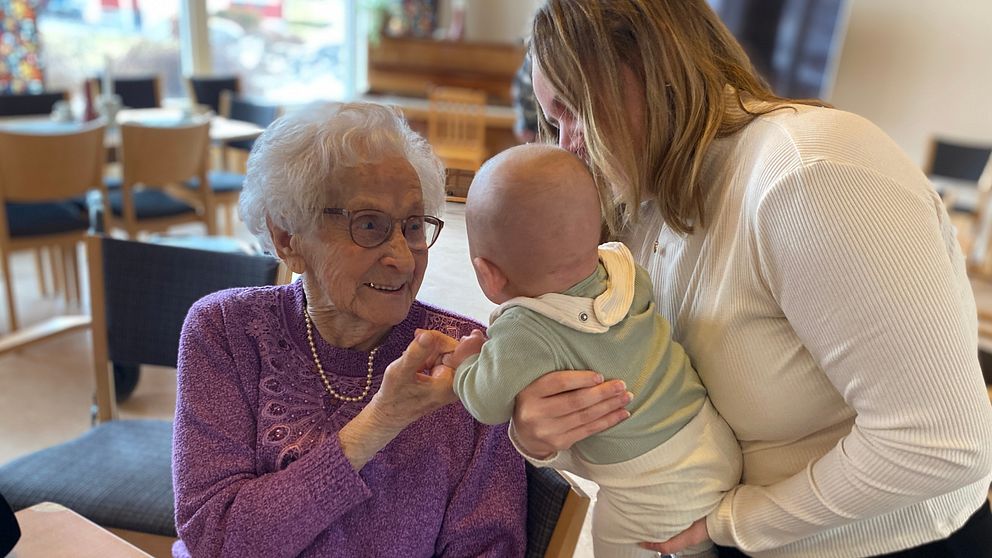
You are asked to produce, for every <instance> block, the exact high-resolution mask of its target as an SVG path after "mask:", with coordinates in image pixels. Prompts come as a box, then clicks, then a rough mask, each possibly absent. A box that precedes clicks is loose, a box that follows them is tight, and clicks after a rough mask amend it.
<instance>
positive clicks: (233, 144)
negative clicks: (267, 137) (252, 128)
mask: <svg viewBox="0 0 992 558" xmlns="http://www.w3.org/2000/svg"><path fill="white" fill-rule="evenodd" d="M227 146H228V147H230V148H233V149H241V150H243V151H251V148H252V147H254V146H255V140H253V139H249V140H234V141H229V142H227Z"/></svg>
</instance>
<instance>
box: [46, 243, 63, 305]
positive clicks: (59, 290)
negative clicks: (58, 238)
mask: <svg viewBox="0 0 992 558" xmlns="http://www.w3.org/2000/svg"><path fill="white" fill-rule="evenodd" d="M48 263H49V267H50V268H51V270H52V295H54V296H58V295H60V294H63V293H65V282H64V281H63V279H64V276H63V275H62V248H61V247H59V246H50V247H49V248H48Z"/></svg>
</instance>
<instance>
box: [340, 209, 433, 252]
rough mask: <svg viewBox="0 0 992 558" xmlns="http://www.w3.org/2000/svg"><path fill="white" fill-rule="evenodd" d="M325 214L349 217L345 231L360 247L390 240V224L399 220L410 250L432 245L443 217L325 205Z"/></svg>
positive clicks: (377, 244)
mask: <svg viewBox="0 0 992 558" xmlns="http://www.w3.org/2000/svg"><path fill="white" fill-rule="evenodd" d="M324 213H325V214H327V215H343V216H345V217H347V218H348V231H349V232H350V233H351V240H352V241H354V243H355V244H357V245H359V246H361V247H362V248H375V247H376V246H379V245H380V244H382V243H384V242H386V241H387V240H389V237H390V236H391V235H392V234H393V224H394V223H399V224H400V230H402V231H403V237H404V238H406V243H407V245H409V246H410V249H411V250H426V249H428V248H430V247H431V246H433V245H434V242H435V241H436V240H437V237H438V235H440V234H441V227H443V226H444V221H442V220H440V219H438V218H437V217H434V216H433V215H411V216H409V217H407V218H406V219H393V218H392V217H391V216H390V215H389V214H387V213H383V212H382V211H379V210H378V209H362V210H359V211H348V210H347V209H341V208H339V207H325V208H324Z"/></svg>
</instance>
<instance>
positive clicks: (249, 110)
mask: <svg viewBox="0 0 992 558" xmlns="http://www.w3.org/2000/svg"><path fill="white" fill-rule="evenodd" d="M281 112H282V111H281V109H280V108H279V107H278V106H275V105H262V104H258V103H253V102H251V101H248V100H245V99H241V98H239V97H238V96H237V95H235V94H234V93H233V92H231V91H228V90H224V91H221V93H220V115H221V116H223V117H225V118H231V119H234V120H242V121H245V122H251V123H253V124H257V125H258V126H261V127H262V128H265V127H266V126H268V125H269V124H271V123H272V122H273V121H274V120H275V119H276V118H278V117H279V116H280V114H281ZM254 143H255V140H238V141H231V142H227V143H225V144H224V145H222V146H220V148H221V153H220V156H221V167H222V170H212V171H210V172H209V174H208V179H209V180H210V190H211V191H212V192H213V200H214V203H215V204H216V205H217V207H219V208H220V209H221V210H222V211H223V213H224V234H225V235H227V236H234V220H235V211H234V208H235V207H236V206H237V204H238V198H239V196H240V195H241V188H242V187H243V186H244V182H245V175H244V174H242V172H243V171H242V172H238V171H232V170H229V169H230V165H229V160H230V158H231V157H230V156H231V155H239V162H238V163H239V164H238V165H237V168H238V169H243V168H244V166H245V160H246V159H247V157H248V152H249V151H251V148H252V146H253V145H254ZM187 186H188V187H190V188H192V189H197V188H199V182H198V181H195V180H194V181H190V182H188V183H187Z"/></svg>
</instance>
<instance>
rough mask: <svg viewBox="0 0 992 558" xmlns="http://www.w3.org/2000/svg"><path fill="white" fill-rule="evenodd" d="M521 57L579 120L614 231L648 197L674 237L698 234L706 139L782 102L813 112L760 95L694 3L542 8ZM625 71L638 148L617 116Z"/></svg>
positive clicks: (728, 38)
mask: <svg viewBox="0 0 992 558" xmlns="http://www.w3.org/2000/svg"><path fill="white" fill-rule="evenodd" d="M531 50H532V54H533V56H534V58H535V60H534V63H535V64H536V65H538V66H539V67H540V69H541V71H542V72H543V74H544V75H545V76H546V77H547V79H548V81H549V83H550V84H551V86H552V87H553V88H554V89H555V90H556V92H557V93H558V98H559V99H560V101H561V102H562V103H563V104H564V105H565V106H566V107H567V108H568V109H569V110H572V111H574V112H575V114H576V115H577V116H578V117H579V118H581V119H582V121H583V125H584V129H583V132H584V136H585V141H586V148H587V151H588V156H589V163H590V166H591V167H592V171H593V175H594V176H595V178H596V182H597V185H598V186H599V190H600V196H601V199H602V201H603V205H604V216H605V217H606V220H607V224H608V225H609V227H610V230H611V232H614V233H616V232H617V230H618V229H619V228H620V227H622V226H623V225H624V224H625V223H626V222H627V221H628V220H630V219H631V218H636V213H637V212H636V211H633V208H636V207H638V205H639V204H640V202H641V201H642V200H641V192H649V193H650V194H651V195H652V196H654V197H655V198H656V200H657V206H658V210H659V211H661V213H662V215H663V216H664V218H665V220H666V221H667V222H668V224H669V226H670V227H672V228H673V229H674V230H676V231H678V232H681V233H689V232H691V231H692V230H693V226H694V224H700V225H704V224H705V218H706V215H705V202H706V197H705V189H704V185H702V184H700V170H701V167H702V163H703V158H704V156H705V154H706V152H707V149H708V148H709V146H710V144H711V143H712V142H713V140H714V139H716V138H720V137H725V136H729V135H731V134H734V133H735V132H738V131H740V130H741V129H742V128H744V127H745V126H746V125H747V124H749V123H750V122H751V121H752V120H754V119H755V118H757V117H758V116H760V115H762V114H765V113H768V112H770V111H773V110H776V109H779V108H783V107H785V106H787V105H789V104H796V103H800V104H817V105H822V104H823V103H821V102H819V101H815V100H790V99H785V98H782V97H778V96H776V95H775V94H774V93H772V91H771V89H770V88H769V86H768V84H767V83H766V82H765V81H764V80H763V79H762V78H760V77H759V76H758V73H757V72H756V71H755V69H754V67H753V66H752V64H751V62H750V60H749V59H748V57H747V55H746V54H745V53H744V50H743V48H741V46H740V44H739V43H738V42H737V40H736V39H734V37H733V35H731V33H730V31H729V30H727V28H726V27H725V26H724V25H723V23H722V22H721V21H720V19H719V18H718V17H717V15H716V14H715V13H714V12H713V10H711V9H710V7H709V6H708V5H707V4H706V2H705V0H547V1H546V2H545V4H544V5H543V6H542V7H541V8H540V9H539V10H538V12H537V14H536V15H535V17H534V26H533V33H532V37H531ZM625 67H626V68H629V69H630V71H631V72H633V74H634V77H635V78H636V80H637V83H639V84H642V85H643V94H644V99H643V101H644V118H645V122H644V127H643V129H644V130H645V133H644V137H643V138H639V137H635V135H634V134H633V133H632V132H631V129H630V128H631V127H630V124H629V117H628V115H627V114H626V112H625V107H626V103H625V102H624V99H625V94H624V83H625V82H624V79H623V68H625ZM728 87H729V88H732V89H728ZM728 91H734V92H736V103H734V102H729V103H728V101H727V99H728V96H727V94H728ZM745 101H749V103H748V107H745ZM754 101H756V102H754ZM539 112H540V111H539ZM540 121H541V124H540V125H541V129H542V134H543V135H544V136H545V137H548V136H549V135H551V134H553V129H552V128H551V127H550V125H549V124H548V122H547V120H546V119H545V118H544V115H543V114H541V115H540ZM611 186H612V188H611ZM612 192H616V194H613V193H612Z"/></svg>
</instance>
